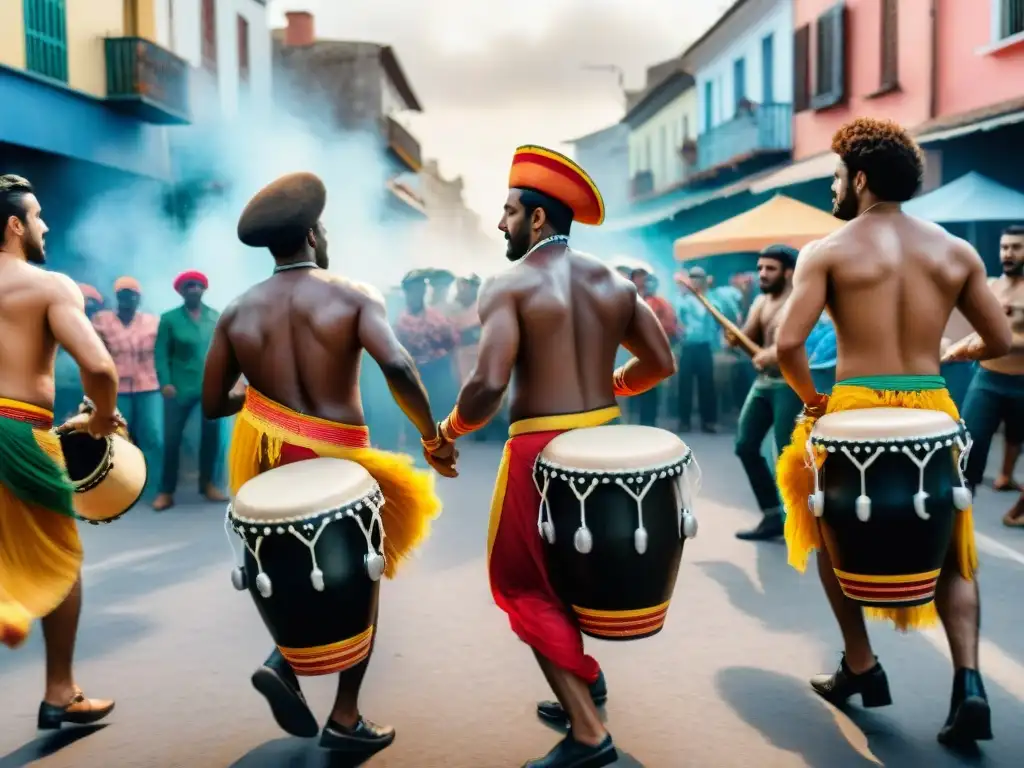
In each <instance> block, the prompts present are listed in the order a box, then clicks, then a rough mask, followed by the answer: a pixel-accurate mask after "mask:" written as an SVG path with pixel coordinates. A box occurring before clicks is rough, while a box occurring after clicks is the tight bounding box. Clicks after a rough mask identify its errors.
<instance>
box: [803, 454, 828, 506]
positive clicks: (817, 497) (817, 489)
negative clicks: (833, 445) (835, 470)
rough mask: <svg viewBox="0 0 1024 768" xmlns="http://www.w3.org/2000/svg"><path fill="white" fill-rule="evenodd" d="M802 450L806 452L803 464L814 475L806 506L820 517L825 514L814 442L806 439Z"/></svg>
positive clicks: (823, 494)
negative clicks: (812, 486)
mask: <svg viewBox="0 0 1024 768" xmlns="http://www.w3.org/2000/svg"><path fill="white" fill-rule="evenodd" d="M804 448H805V449H806V451H807V458H806V461H805V462H804V463H805V464H806V465H807V468H808V469H809V470H811V472H813V473H814V493H813V494H811V496H810V497H809V498H808V499H807V506H808V507H809V508H810V510H811V512H812V513H814V516H815V517H821V516H822V515H823V514H825V492H824V491H822V490H821V470H820V469H819V468H818V460H817V456H816V455H815V453H814V441H813V440H811V438H810V437H808V438H807V443H806V444H805V445H804Z"/></svg>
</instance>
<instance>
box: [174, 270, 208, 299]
mask: <svg viewBox="0 0 1024 768" xmlns="http://www.w3.org/2000/svg"><path fill="white" fill-rule="evenodd" d="M185 283H199V284H200V285H201V286H203V290H206V289H207V288H209V287H210V281H209V280H207V279H206V275H204V274H203V273H202V272H200V271H199V270H198V269H188V270H185V271H184V272H182V273H181V274H180V275H178V276H177V277H176V278H174V290H175V291H177V292H178V293H181V287H182V286H183V285H185Z"/></svg>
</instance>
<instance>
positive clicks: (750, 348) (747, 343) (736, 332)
mask: <svg viewBox="0 0 1024 768" xmlns="http://www.w3.org/2000/svg"><path fill="white" fill-rule="evenodd" d="M676 284H677V285H681V286H683V287H684V288H686V289H687V290H688V291H690V292H691V293H692V294H693V295H694V296H696V297H697V301H699V302H700V303H701V304H703V305H704V307H705V308H706V309H707V311H708V312H709V313H710V314H711V316H712V317H713V318H715V320H717V321H718V324H719V325H720V326H722V327H723V328H725V330H726V331H728V332H729V333H730V334H732V335H733V336H734V337H735V338H736V343H737V344H738V345H739V346H740V347H742V348H743V351H744V352H746V353H747V354H748V355H750V356H751V357H754V356H755V355H756V354H757V353H759V352H760V351H761V347H759V346H758V345H757V344H755V343H754V342H753V341H752V340H751V339H750V337H749V336H747V335H746V334H745V333H743V331H741V330H740V329H739V327H738V326H737V325H736V323H734V322H733V321H732V320H730V319H729V318H728V317H726V316H725V315H723V314H722V313H721V312H719V311H718V308H717V307H716V306H715V305H714V304H712V303H711V302H710V301H708V299H707V297H706V296H704V295H703V294H701V293H698V292H697V289H696V287H694V285H693V282H692V281H691V280H690V278H689V277H687V276H686V275H684V274H682V273H681V272H680V273H676Z"/></svg>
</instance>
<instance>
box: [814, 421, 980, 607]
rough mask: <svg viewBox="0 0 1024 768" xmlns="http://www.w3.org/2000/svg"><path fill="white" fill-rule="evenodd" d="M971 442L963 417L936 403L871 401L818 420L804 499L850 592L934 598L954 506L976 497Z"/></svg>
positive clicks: (887, 600) (890, 601) (877, 600)
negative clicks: (971, 485)
mask: <svg viewBox="0 0 1024 768" xmlns="http://www.w3.org/2000/svg"><path fill="white" fill-rule="evenodd" d="M970 446H971V442H970V435H969V434H968V433H967V430H966V428H965V426H964V424H963V422H960V423H957V422H956V421H954V420H953V419H952V418H951V417H950V416H948V415H946V414H945V413H942V412H940V411H925V410H911V409H907V408H867V409H863V410H856V411H846V412H843V413H832V414H828V415H825V416H823V417H821V418H820V419H819V420H818V422H817V423H816V424H815V425H814V429H813V430H812V432H811V437H810V439H809V440H808V443H807V451H808V457H809V459H810V460H811V466H812V467H814V466H818V469H817V470H816V471H815V472H814V493H813V494H812V496H811V498H810V499H809V500H808V503H809V505H810V508H811V511H812V512H813V513H814V515H815V516H816V517H817V518H818V524H819V530H820V531H821V535H822V541H823V542H824V545H825V547H826V549H827V551H828V553H829V556H830V558H831V559H832V566H833V568H834V570H835V573H836V578H837V579H838V580H839V584H840V586H842V589H843V593H844V594H845V595H846V596H847V597H848V598H850V599H851V600H855V601H857V602H859V603H863V604H864V605H869V606H874V607H880V608H903V607H911V606H915V605H925V604H927V603H929V602H931V601H932V600H933V599H934V598H935V585H936V583H937V581H938V578H939V572H940V570H941V569H942V565H943V563H944V561H945V558H946V552H947V550H948V549H949V545H950V542H951V540H952V537H953V530H954V524H955V522H956V511H957V510H958V509H959V510H962V509H966V508H967V507H969V506H970V505H971V493H970V491H969V490H968V488H967V484H966V482H965V481H964V475H963V469H964V466H965V464H966V461H967V454H968V452H969V450H970ZM815 458H816V459H817V461H815Z"/></svg>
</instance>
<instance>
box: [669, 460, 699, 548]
mask: <svg viewBox="0 0 1024 768" xmlns="http://www.w3.org/2000/svg"><path fill="white" fill-rule="evenodd" d="M691 467H693V468H694V469H695V470H696V473H697V479H696V480H695V481H691V478H690V468H691ZM700 479H701V473H700V467H699V466H697V462H696V460H693V459H692V458H691V460H690V465H689V466H684V467H683V468H682V470H681V471H680V472H679V474H678V475H676V476H675V477H673V478H672V491H673V493H674V494H675V496H676V516H677V518H676V525H677V526H678V529H679V538H680V539H682V538H687V539H692V538H694V537H696V536H697V517H696V516H695V515H694V514H693V497H694V495H695V494H694V490H693V486H694V485H696V486H697V487H698V490H699V488H700Z"/></svg>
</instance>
